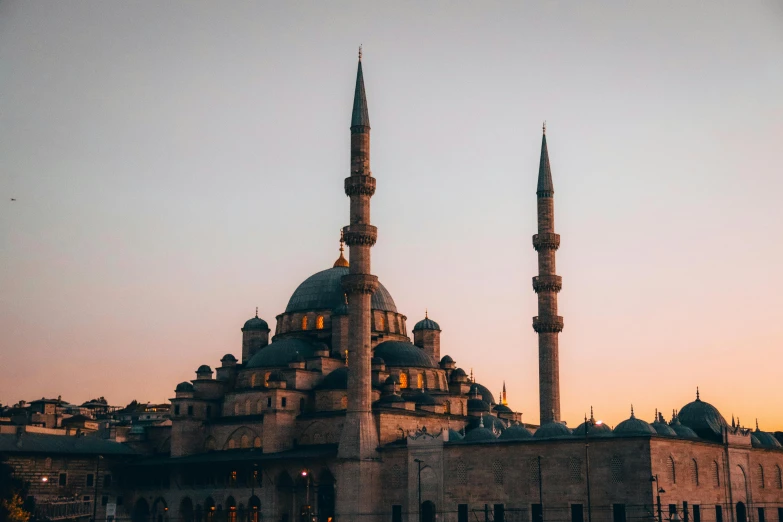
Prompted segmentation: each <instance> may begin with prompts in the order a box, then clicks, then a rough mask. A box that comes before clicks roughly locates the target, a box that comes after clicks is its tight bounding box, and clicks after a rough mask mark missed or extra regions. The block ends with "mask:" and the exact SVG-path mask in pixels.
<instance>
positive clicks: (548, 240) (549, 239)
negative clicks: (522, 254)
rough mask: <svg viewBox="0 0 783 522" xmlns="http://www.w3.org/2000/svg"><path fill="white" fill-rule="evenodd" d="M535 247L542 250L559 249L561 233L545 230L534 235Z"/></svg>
mask: <svg viewBox="0 0 783 522" xmlns="http://www.w3.org/2000/svg"><path fill="white" fill-rule="evenodd" d="M533 248H535V249H536V252H538V251H540V250H557V249H558V248H560V234H552V233H550V232H544V233H542V234H535V235H534V236H533Z"/></svg>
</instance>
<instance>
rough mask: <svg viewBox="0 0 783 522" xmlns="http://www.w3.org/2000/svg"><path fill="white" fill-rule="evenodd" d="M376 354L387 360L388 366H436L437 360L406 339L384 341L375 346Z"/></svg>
mask: <svg viewBox="0 0 783 522" xmlns="http://www.w3.org/2000/svg"><path fill="white" fill-rule="evenodd" d="M374 356H375V357H380V358H382V359H383V360H384V361H386V366H388V367H391V366H404V367H409V366H413V367H420V368H421V367H423V368H436V365H435V362H434V361H433V360H432V358H431V357H430V356H429V355H427V353H426V352H425V351H424V350H422V349H421V348H419V347H418V346H416V345H415V344H413V343H406V342H404V341H384V342H382V343H381V344H379V345H378V346H376V347H375V354H374Z"/></svg>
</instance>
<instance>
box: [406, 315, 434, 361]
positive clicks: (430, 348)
mask: <svg viewBox="0 0 783 522" xmlns="http://www.w3.org/2000/svg"><path fill="white" fill-rule="evenodd" d="M440 332H441V330H440V326H439V325H438V323H436V322H435V321H433V320H432V319H430V317H429V313H428V312H427V311H426V310H425V311H424V319H422V320H421V321H419V322H418V323H416V326H414V327H413V344H415V345H416V346H418V347H419V348H421V349H422V350H424V351H425V352H426V353H427V355H429V356H430V358H432V360H433V361H439V360H440Z"/></svg>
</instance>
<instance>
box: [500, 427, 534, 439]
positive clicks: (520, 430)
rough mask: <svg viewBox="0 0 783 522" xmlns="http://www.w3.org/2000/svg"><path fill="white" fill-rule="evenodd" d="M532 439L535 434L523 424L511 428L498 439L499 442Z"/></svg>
mask: <svg viewBox="0 0 783 522" xmlns="http://www.w3.org/2000/svg"><path fill="white" fill-rule="evenodd" d="M532 438H533V434H532V433H530V431H529V430H528V429H527V428H525V427H524V426H523V425H521V424H514V425H512V426H509V427H508V428H506V429H505V430H504V431H503V433H501V434H500V436H499V437H498V439H499V440H525V439H532Z"/></svg>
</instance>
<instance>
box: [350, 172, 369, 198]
mask: <svg viewBox="0 0 783 522" xmlns="http://www.w3.org/2000/svg"><path fill="white" fill-rule="evenodd" d="M373 194H375V178H374V177H372V176H348V177H347V178H345V195H346V196H348V197H351V196H370V197H372V195H373Z"/></svg>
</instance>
